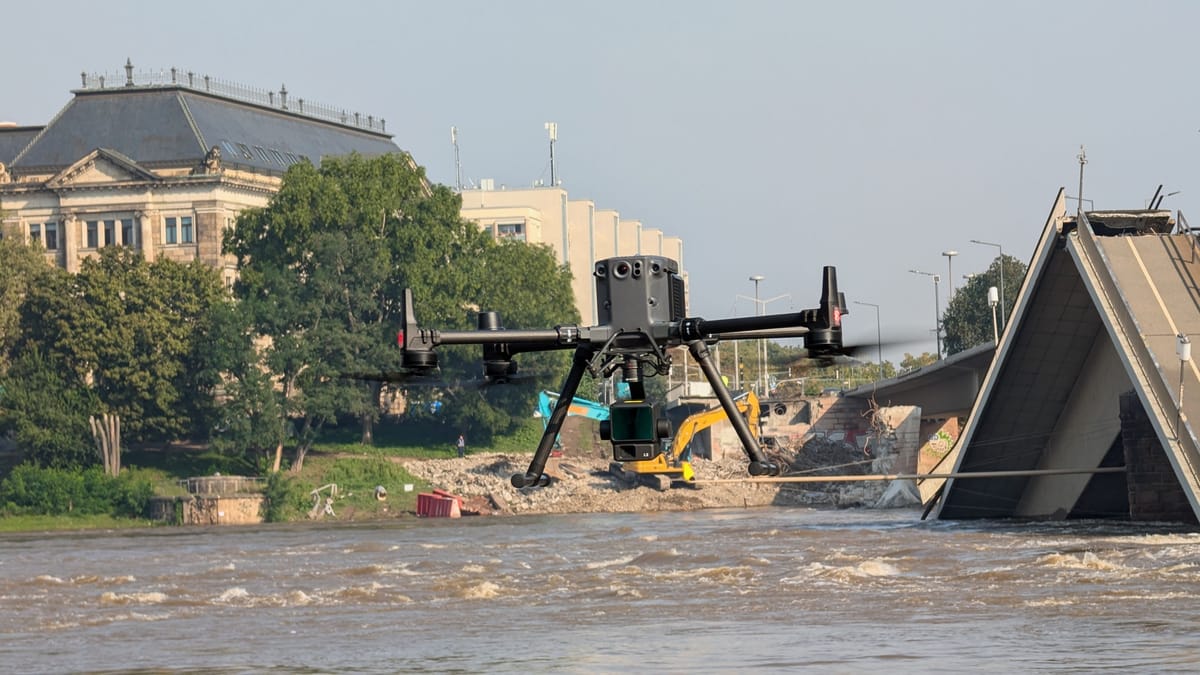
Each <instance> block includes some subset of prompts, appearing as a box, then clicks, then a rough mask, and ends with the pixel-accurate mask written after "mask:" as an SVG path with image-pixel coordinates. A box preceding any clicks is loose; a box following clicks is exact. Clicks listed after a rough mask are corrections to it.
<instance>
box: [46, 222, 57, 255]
mask: <svg viewBox="0 0 1200 675" xmlns="http://www.w3.org/2000/svg"><path fill="white" fill-rule="evenodd" d="M46 250H47V251H57V250H58V223H46Z"/></svg>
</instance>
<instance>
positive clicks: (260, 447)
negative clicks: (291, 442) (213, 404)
mask: <svg viewBox="0 0 1200 675" xmlns="http://www.w3.org/2000/svg"><path fill="white" fill-rule="evenodd" d="M201 342H203V343H204V344H205V345H207V348H206V349H205V350H203V351H199V352H197V354H196V358H195V361H194V375H193V376H194V378H195V379H196V381H197V382H199V383H205V384H207V383H213V384H212V386H213V388H214V389H216V390H219V391H220V393H221V396H220V398H221V400H222V405H220V406H219V407H217V409H216V410H215V411H214V415H213V425H212V430H211V443H212V447H213V449H215V450H217V451H218V452H221V453H223V454H227V455H232V456H243V455H247V454H250V455H254V454H257V455H259V456H260V457H267V456H269V455H270V454H271V453H272V452H274V453H276V457H277V458H278V452H279V451H281V449H282V448H281V445H282V443H283V442H284V440H285V437H286V433H287V428H286V426H285V425H284V424H283V420H284V415H283V402H282V400H281V398H280V396H279V395H278V394H277V393H276V391H275V383H274V381H273V380H272V378H271V375H270V373H268V372H266V371H264V370H263V369H262V368H260V367H259V364H258V355H257V351H256V349H255V345H254V339H253V336H252V334H251V331H250V326H249V325H248V317H247V316H246V315H245V313H243V312H241V311H240V308H239V307H238V306H237V305H235V304H233V303H223V304H221V305H217V306H216V307H214V311H213V312H212V313H211V315H210V316H209V321H208V323H207V325H206V326H205V328H204V334H203V337H202V339H201Z"/></svg>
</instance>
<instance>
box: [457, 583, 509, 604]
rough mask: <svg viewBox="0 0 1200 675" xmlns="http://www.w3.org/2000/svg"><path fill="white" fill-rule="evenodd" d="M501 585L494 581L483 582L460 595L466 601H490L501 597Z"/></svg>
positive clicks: (466, 589) (464, 589)
mask: <svg viewBox="0 0 1200 675" xmlns="http://www.w3.org/2000/svg"><path fill="white" fill-rule="evenodd" d="M500 590H501V589H500V585H499V584H497V583H495V582H492V581H481V582H479V583H477V584H473V585H470V586H467V587H465V588H463V589H462V591H461V592H460V593H459V597H461V598H463V599H464V600H490V599H492V598H496V597H499V596H500Z"/></svg>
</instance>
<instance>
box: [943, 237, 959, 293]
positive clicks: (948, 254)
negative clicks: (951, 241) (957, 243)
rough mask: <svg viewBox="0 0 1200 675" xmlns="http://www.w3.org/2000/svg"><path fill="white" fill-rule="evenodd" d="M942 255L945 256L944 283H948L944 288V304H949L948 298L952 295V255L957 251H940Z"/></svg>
mask: <svg viewBox="0 0 1200 675" xmlns="http://www.w3.org/2000/svg"><path fill="white" fill-rule="evenodd" d="M942 255H944V256H946V283H948V284H950V288H948V289H947V290H946V304H950V298H951V297H953V296H954V256H956V255H958V251H955V250H953V249H951V250H949V251H942Z"/></svg>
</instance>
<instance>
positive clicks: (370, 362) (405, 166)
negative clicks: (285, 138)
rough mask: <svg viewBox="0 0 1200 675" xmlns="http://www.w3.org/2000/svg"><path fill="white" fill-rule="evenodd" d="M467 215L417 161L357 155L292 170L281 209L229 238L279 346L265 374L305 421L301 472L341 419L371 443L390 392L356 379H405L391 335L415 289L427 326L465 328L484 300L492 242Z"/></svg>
mask: <svg viewBox="0 0 1200 675" xmlns="http://www.w3.org/2000/svg"><path fill="white" fill-rule="evenodd" d="M458 209H459V199H458V197H457V195H455V194H454V193H452V192H451V191H450V190H448V189H447V188H445V187H440V186H439V187H434V188H432V189H430V188H429V187H428V185H427V183H426V181H425V176H424V171H423V170H422V169H420V168H419V167H417V166H416V165H415V164H413V162H412V160H411V158H409V157H408V156H407V155H386V156H382V157H376V158H370V159H367V158H363V157H361V156H358V155H351V156H348V157H342V158H333V159H327V160H325V161H324V162H323V163H322V165H321V168H320V169H317V168H316V167H314V166H312V165H311V164H308V163H307V162H303V163H299V164H296V165H293V166H292V167H291V168H290V169H289V170H288V172H287V174H286V175H285V176H284V181H283V184H282V185H281V187H280V191H279V192H278V193H277V194H276V195H275V197H274V198H273V199H272V200H271V203H270V204H269V205H268V206H267V207H266V208H263V209H254V210H250V211H247V212H245V213H243V215H242V216H241V217H240V218H238V221H237V225H236V226H235V228H234V229H233V230H232V231H231V232H229V233H228V234H227V236H226V239H225V250H226V251H228V252H231V253H233V254H235V255H236V256H237V258H238V262H239V269H240V273H241V274H240V279H239V281H238V283H237V284H236V285H235V292H236V294H237V296H238V298H239V300H240V306H241V308H242V309H243V311H245V312H246V313H247V317H249V320H250V325H251V326H252V327H253V330H254V331H255V333H256V334H258V335H261V336H263V338H265V339H266V341H267V342H268V344H267V346H266V347H265V348H264V350H263V363H264V365H265V366H266V367H267V369H268V370H269V371H270V372H271V373H272V374H273V375H274V376H275V377H276V378H278V381H279V384H280V386H281V388H282V395H283V405H282V406H281V410H282V412H283V414H284V415H285V416H286V417H288V418H291V419H293V420H294V421H295V436H296V438H295V441H296V456H295V459H294V461H293V462H292V470H293V471H299V470H300V469H301V468H302V466H303V463H304V457H305V455H306V454H307V452H308V450H309V448H311V446H312V443H313V441H314V440H315V438H316V434H317V433H318V432H319V431H320V430H321V429H322V428H323V427H324V426H325V425H327V424H335V423H336V421H337V418H338V416H340V415H348V416H352V417H354V418H357V419H360V420H361V421H362V424H363V440H364V441H367V442H369V441H370V438H371V426H372V424H373V423H374V421H375V419H376V418H377V416H378V411H379V402H378V397H379V386H378V384H375V383H369V382H363V381H358V380H355V379H351V377H352V376H353V375H355V374H372V373H383V372H388V371H395V370H398V368H399V366H400V364H399V352H398V350H397V349H396V348H395V337H394V334H393V332H392V331H393V330H394V329H395V326H396V325H397V324H398V323H399V321H398V318H399V310H400V299H401V297H402V295H401V294H402V291H403V289H404V288H412V289H413V290H414V293H415V295H416V297H418V298H419V299H420V300H419V307H420V312H421V317H422V321H423V322H427V323H429V324H430V325H437V326H446V327H465V323H466V313H467V309H468V308H467V307H466V306H465V305H464V304H463V300H462V299H463V298H470V297H472V296H474V295H476V293H475V292H474V291H476V290H477V288H478V286H479V283H480V281H479V279H480V276H479V275H477V274H472V272H471V270H472V269H473V267H475V265H474V264H473V261H479V260H481V259H482V251H483V250H484V248H485V246H486V244H487V243H488V242H489V241H490V240H489V239H488V238H487V236H486V235H485V234H483V233H482V232H480V230H479V228H478V227H476V226H474V225H473V224H471V223H468V222H466V221H464V220H462V219H461V218H460V217H459V215H458V213H459V210H458ZM285 423H286V420H283V421H281V426H282V425H283V424H285Z"/></svg>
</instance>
